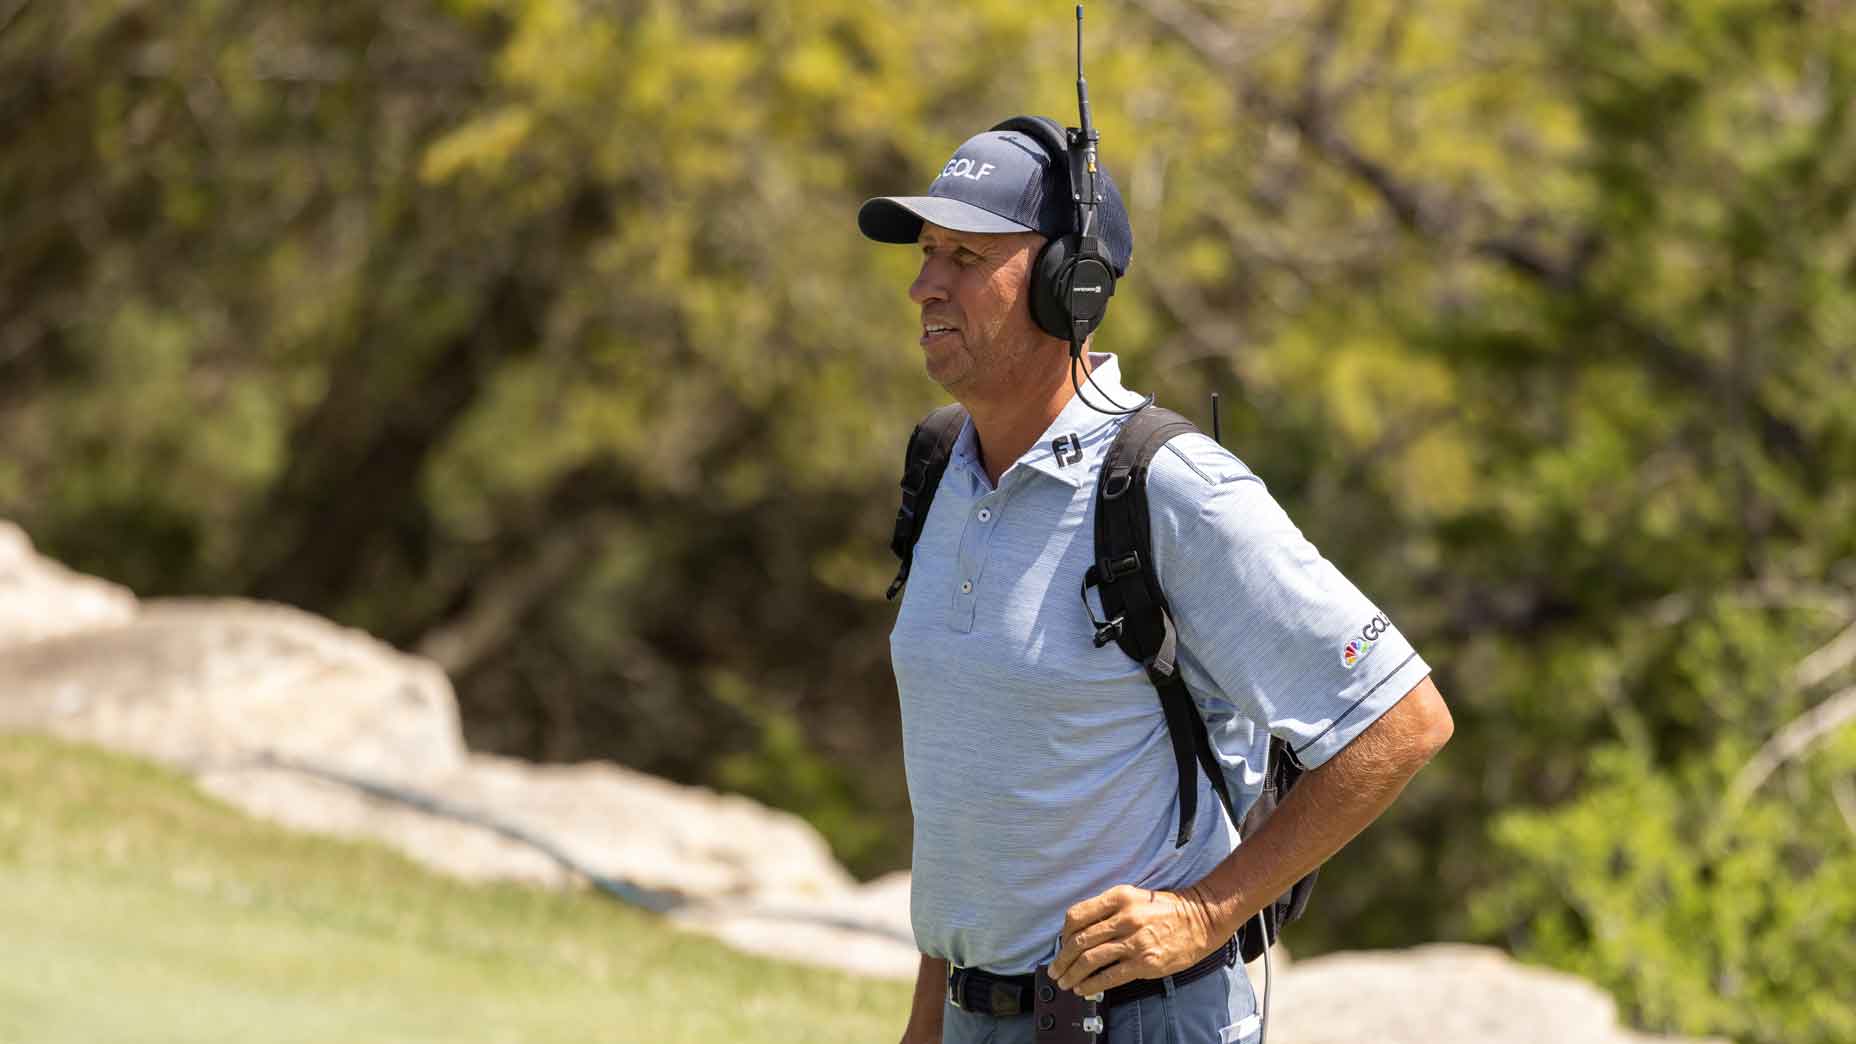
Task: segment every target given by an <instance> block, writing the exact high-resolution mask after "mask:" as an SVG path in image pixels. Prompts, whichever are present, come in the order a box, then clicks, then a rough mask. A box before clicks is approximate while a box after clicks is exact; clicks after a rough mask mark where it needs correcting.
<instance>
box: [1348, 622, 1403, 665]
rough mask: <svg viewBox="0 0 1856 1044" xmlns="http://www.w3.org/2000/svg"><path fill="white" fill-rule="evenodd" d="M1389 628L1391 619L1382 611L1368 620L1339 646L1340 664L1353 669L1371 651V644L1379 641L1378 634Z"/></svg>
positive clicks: (1390, 627)
mask: <svg viewBox="0 0 1856 1044" xmlns="http://www.w3.org/2000/svg"><path fill="white" fill-rule="evenodd" d="M1391 629H1392V621H1390V620H1388V619H1386V614H1384V613H1380V614H1378V615H1377V616H1374V617H1373V618H1372V619H1371V620H1368V621H1367V622H1366V626H1365V627H1363V628H1361V629H1360V633H1359V634H1357V635H1354V636H1353V637H1352V638H1349V639H1347V644H1346V645H1343V646H1341V649H1340V665H1341V666H1342V667H1345V668H1346V669H1347V670H1350V671H1351V670H1353V669H1354V667H1356V666H1358V664H1359V662H1360V661H1361V660H1364V659H1366V654H1367V653H1369V652H1372V651H1373V645H1374V644H1375V643H1376V642H1378V641H1379V636H1380V635H1382V634H1385V633H1386V632H1387V631H1390V630H1391Z"/></svg>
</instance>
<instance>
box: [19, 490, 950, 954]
mask: <svg viewBox="0 0 1856 1044" xmlns="http://www.w3.org/2000/svg"><path fill="white" fill-rule="evenodd" d="M0 729H26V730H32V731H43V732H49V733H53V734H56V735H59V736H63V737H65V738H68V739H74V740H81V741H85V742H91V743H97V744H100V745H103V746H108V747H111V748H114V749H117V750H124V751H129V752H133V753H137V754H142V755H146V756H148V757H152V758H156V759H159V760H161V761H164V762H167V763H169V764H172V765H176V766H179V767H181V768H183V769H186V770H187V771H189V772H191V773H193V774H194V775H195V776H196V778H197V779H198V780H199V781H200V783H201V785H202V786H203V787H204V788H205V789H206V790H207V791H209V792H211V793H212V794H214V795H216V796H218V797H220V798H221V799H223V800H225V801H227V802H229V803H231V804H233V805H235V806H237V807H239V808H241V809H244V810H245V811H248V812H250V813H252V814H254V815H257V816H260V817H262V818H265V819H270V820H273V821H276V822H280V823H283V824H285V825H288V826H292V827H295V828H298V829H305V830H314V831H318V832H322V833H328V834H334V835H339V836H346V837H368V838H375V839H378V840H381V841H384V842H386V843H387V844H389V845H392V846H393V847H395V848H398V849H400V850H401V851H403V852H405V853H406V854H407V855H409V856H411V857H412V858H413V859H416V860H418V861H420V862H422V863H425V864H426V865H428V866H431V867H434V868H436V869H438V870H442V871H444V872H446V873H450V874H454V875H458V876H463V877H468V878H474V879H513V880H521V881H529V882H533V883H537V884H544V885H548V886H555V887H573V886H579V885H582V884H584V883H585V879H584V878H583V877H582V876H581V875H580V874H577V873H575V872H573V871H571V870H568V869H567V868H566V865H567V864H572V865H574V866H578V867H581V868H583V869H585V870H586V871H588V872H590V873H594V874H599V875H603V876H605V877H610V878H616V879H619V880H623V881H627V882H630V883H633V884H636V885H638V886H641V887H643V888H646V889H651V890H656V891H660V892H663V893H667V894H668V895H670V896H673V897H675V898H676V899H679V900H681V901H682V902H683V906H682V907H681V908H680V909H679V910H678V911H677V912H676V913H675V914H674V916H676V917H678V918H680V919H682V920H684V921H686V922H687V923H688V924H689V925H690V926H691V927H694V928H696V929H698V930H702V931H707V932H710V933H713V934H716V935H719V936H721V937H723V938H725V939H727V940H729V941H730V942H732V943H734V944H736V945H738V946H741V947H743V948H746V949H750V950H755V951H757V952H762V953H768V954H771V955H777V956H786V957H792V958H797V959H803V960H813V961H819V962H823V963H827V964H832V965H836V966H839V967H844V968H848V969H851V970H856V971H860V972H864V973H874V974H897V975H900V974H912V972H913V969H914V966H915V962H916V954H915V951H914V949H913V947H912V946H909V945H908V943H907V939H908V888H907V883H906V878H905V879H904V882H903V885H902V887H901V889H900V891H898V890H897V889H896V887H895V886H894V883H893V882H882V883H879V884H877V885H875V886H861V887H860V886H859V885H858V884H857V882H856V881H855V880H853V879H852V878H851V876H850V875H849V874H848V873H846V872H845V870H844V869H843V868H842V867H841V866H839V865H838V863H837V861H836V860H834V859H833V858H832V856H831V852H830V849H829V847H828V846H827V845H826V843H825V841H824V838H822V837H821V836H820V835H819V833H818V831H816V830H814V829H813V828H812V827H811V826H810V825H808V824H807V823H805V822H804V821H803V820H801V819H799V818H798V817H797V816H793V815H791V814H788V813H784V812H779V811H776V810H773V809H769V808H766V807H764V806H762V805H760V804H758V803H756V802H753V801H750V800H748V799H746V798H742V797H738V796H732V795H724V794H717V793H714V792H712V791H708V790H705V789H702V788H699V787H687V786H679V785H676V784H672V783H668V782H666V781H664V780H661V779H656V778H654V777H651V776H646V775H644V774H643V773H639V772H634V771H632V770H630V769H627V768H624V767H622V766H619V765H613V764H606V763H590V764H583V765H534V764H529V763H526V762H521V761H517V760H513V759H509V758H500V757H494V756H489V755H482V754H471V753H469V752H467V751H466V750H465V747H464V742H463V737H462V733H461V731H460V729H459V723H458V710H457V699H456V696H455V694H454V693H453V691H452V689H451V684H450V682H449V680H447V679H446V678H445V676H444V673H443V672H442V671H440V670H439V669H438V667H437V666H436V665H435V664H433V663H431V662H430V661H428V660H424V659H421V658H419V657H414V656H408V655H406V654H404V653H401V652H399V651H397V650H395V649H393V648H392V647H391V646H388V645H386V644H385V643H382V642H380V641H377V640H375V639H374V638H372V637H370V636H369V635H367V634H365V633H363V632H360V631H356V630H353V629H350V628H345V627H339V626H337V625H335V624H332V623H330V622H329V621H327V620H324V619H322V618H320V617H317V616H313V615H311V614H309V613H305V612H301V611H299V610H296V609H292V608H289V607H287V606H280V605H272V604H266V603H259V602H249V601H241V600H235V599H217V600H204V599H152V600H148V601H144V602H140V603H138V602H137V601H136V599H135V597H134V596H133V595H132V594H130V593H129V592H128V591H127V590H125V589H123V588H121V587H117V586H115V585H112V584H107V583H105V582H103V581H99V580H94V579H92V578H90V577H85V576H82V575H80V574H76V573H72V572H70V571H69V570H66V569H64V568H63V567H62V566H59V565H58V564H57V563H54V562H51V561H49V560H47V559H44V558H42V557H40V556H38V555H36V554H34V553H33V552H32V549H31V545H30V544H29V543H28V542H27V541H26V539H25V535H24V534H23V533H22V532H20V531H19V530H18V529H17V528H16V527H13V526H11V525H10V524H6V523H0ZM306 770H316V771H306ZM337 779H346V780H348V781H349V782H348V783H341V782H336V781H335V780H337ZM356 782H361V783H367V784H372V785H378V789H376V790H374V791H373V792H372V793H369V792H367V791H363V790H361V789H357V788H356V786H354V785H352V784H353V783H356ZM386 792H394V793H398V794H401V795H405V796H408V797H427V798H431V799H434V800H436V801H439V802H441V803H442V804H443V805H444V806H445V807H446V808H447V809H449V810H451V811H453V812H457V813H461V814H462V815H461V816H442V815H434V814H432V812H431V810H430V808H427V809H425V810H421V809H420V808H419V807H416V806H415V805H413V804H409V803H407V802H405V801H400V800H392V799H389V798H384V797H382V796H381V795H382V794H383V793H386ZM486 823H497V824H504V825H508V826H511V827H514V828H518V830H519V832H520V833H522V834H525V835H527V836H530V837H533V838H538V839H544V840H546V841H547V842H550V843H551V845H552V846H553V847H554V848H557V849H558V852H557V853H556V854H557V855H560V856H563V857H565V861H566V862H565V863H564V862H563V860H562V859H559V858H555V857H554V856H551V855H549V854H545V853H544V851H543V850H542V849H539V848H537V847H535V846H534V845H532V844H529V843H525V842H523V841H519V840H515V839H512V838H511V837H510V836H508V834H506V833H499V832H497V831H496V830H493V829H488V828H486V826H485V824H486ZM847 924H848V925H857V926H861V927H860V928H857V929H852V928H847V927H846V925H847Z"/></svg>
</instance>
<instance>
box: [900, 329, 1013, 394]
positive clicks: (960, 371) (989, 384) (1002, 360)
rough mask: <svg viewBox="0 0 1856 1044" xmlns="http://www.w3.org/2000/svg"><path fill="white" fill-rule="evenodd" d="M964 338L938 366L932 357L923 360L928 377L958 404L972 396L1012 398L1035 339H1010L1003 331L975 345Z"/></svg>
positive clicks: (964, 335) (992, 334)
mask: <svg viewBox="0 0 1856 1044" xmlns="http://www.w3.org/2000/svg"><path fill="white" fill-rule="evenodd" d="M1001 325H1003V324H1001ZM967 336H968V335H967V332H966V331H964V330H963V331H962V332H961V334H960V345H959V347H958V349H957V350H956V351H954V352H950V353H948V354H947V355H945V356H943V357H942V358H941V361H940V362H939V363H937V362H936V361H935V358H934V357H933V356H928V357H926V358H924V360H923V366H924V368H925V369H926V370H927V371H928V377H929V378H930V379H931V380H933V381H934V382H935V383H936V384H939V385H940V386H941V387H942V388H943V389H944V390H945V391H946V392H947V393H948V394H949V395H952V396H954V397H955V398H956V399H959V400H961V401H966V400H967V399H968V398H969V397H973V396H986V397H994V396H999V395H1009V394H1011V389H1012V388H1013V387H1014V386H1015V384H1016V383H1017V381H1018V378H1019V375H1020V374H1021V372H1022V371H1024V370H1025V369H1026V368H1027V367H1028V365H1029V362H1030V356H1031V353H1032V352H1033V351H1034V350H1035V349H1036V347H1037V345H1036V344H1035V343H1034V342H1035V338H1016V337H1011V336H1010V334H1009V333H1008V332H1007V331H1005V330H1003V329H994V330H988V331H986V334H985V339H984V340H983V341H981V342H979V343H978V344H977V345H976V344H973V343H970V342H969V341H968V340H967Z"/></svg>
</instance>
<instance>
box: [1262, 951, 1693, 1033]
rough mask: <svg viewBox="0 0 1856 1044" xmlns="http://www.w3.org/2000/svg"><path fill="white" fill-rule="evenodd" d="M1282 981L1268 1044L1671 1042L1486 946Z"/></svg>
mask: <svg viewBox="0 0 1856 1044" xmlns="http://www.w3.org/2000/svg"><path fill="white" fill-rule="evenodd" d="M1257 971H1258V970H1257V968H1255V967H1254V966H1253V967H1252V969H1251V974H1252V977H1253V979H1254V978H1255V977H1256V975H1257ZM1279 979H1280V983H1279V985H1278V987H1277V989H1276V992H1275V994H1274V995H1273V996H1272V997H1271V999H1270V1008H1271V1012H1272V1016H1271V1019H1270V1041H1271V1044H1360V1042H1362V1041H1372V1042H1373V1044H1568V1042H1573V1041H1577V1042H1578V1044H1655V1042H1663V1044H1674V1038H1669V1037H1652V1036H1645V1035H1643V1034H1639V1033H1635V1032H1632V1031H1631V1030H1629V1029H1625V1028H1622V1027H1620V1026H1619V1025H1618V1023H1617V1005H1616V1004H1615V1003H1614V1002H1613V1001H1612V1000H1611V997H1610V996H1609V995H1608V994H1606V993H1605V992H1604V991H1602V990H1600V989H1599V988H1598V987H1596V986H1593V985H1592V984H1591V983H1589V982H1586V981H1585V980H1583V979H1580V978H1577V977H1576V976H1572V975H1567V974H1564V973H1562V972H1556V971H1550V970H1548V969H1545V968H1533V967H1529V966H1527V965H1524V964H1521V963H1520V962H1518V961H1516V960H1514V959H1513V958H1511V957H1509V956H1508V955H1507V954H1504V953H1502V952H1501V951H1500V950H1494V949H1490V948H1488V947H1483V946H1456V945H1443V944H1439V945H1432V946H1419V947H1417V948H1415V949H1411V950H1395V951H1385V952H1374V953H1337V954H1331V955H1329V956H1326V957H1316V958H1313V959H1311V960H1305V961H1297V962H1296V963H1295V964H1294V965H1293V966H1291V967H1290V968H1289V969H1288V970H1287V971H1286V972H1285V973H1283V974H1282V975H1280V976H1279Z"/></svg>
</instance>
